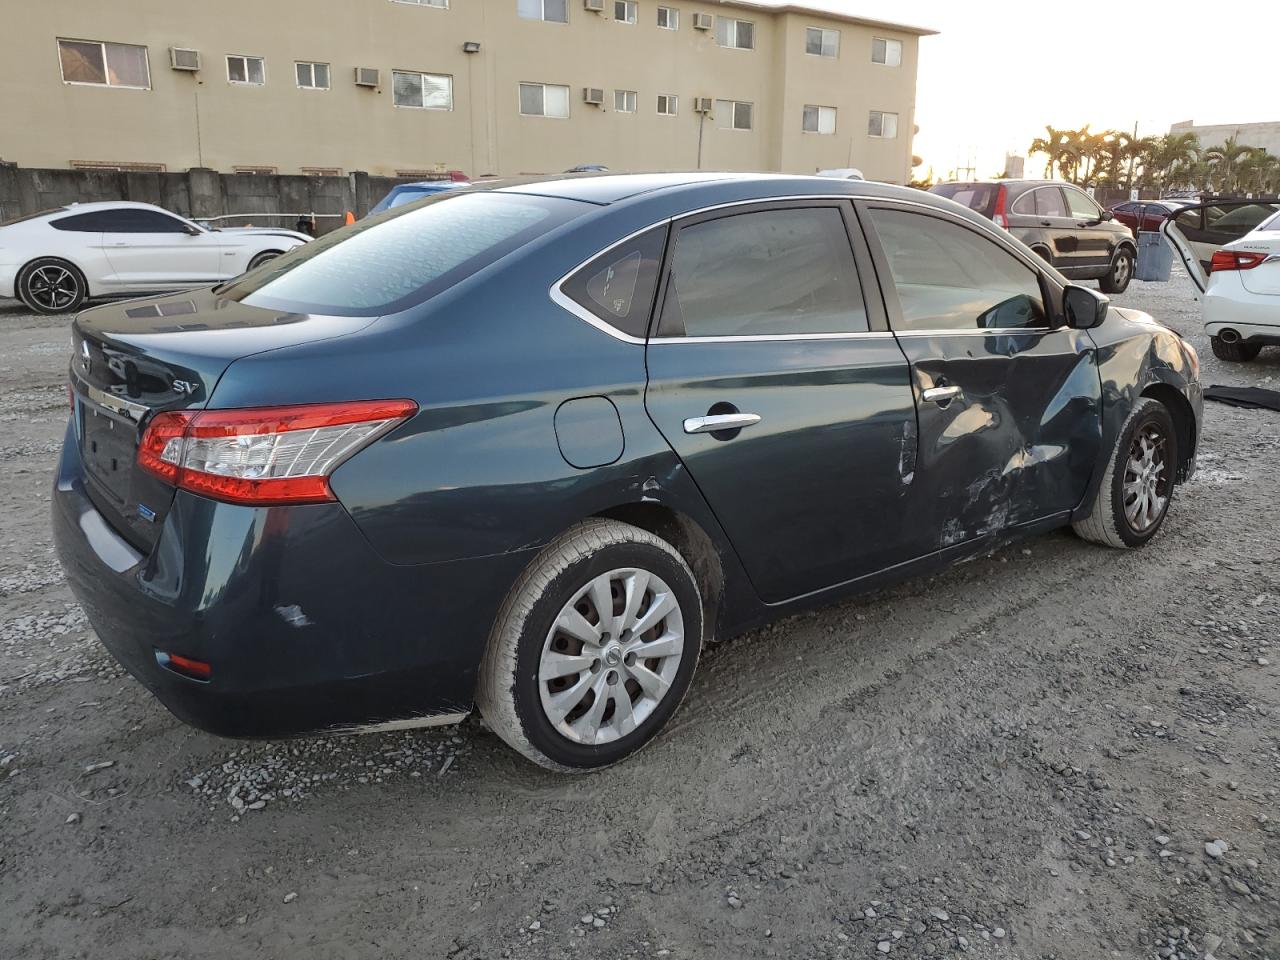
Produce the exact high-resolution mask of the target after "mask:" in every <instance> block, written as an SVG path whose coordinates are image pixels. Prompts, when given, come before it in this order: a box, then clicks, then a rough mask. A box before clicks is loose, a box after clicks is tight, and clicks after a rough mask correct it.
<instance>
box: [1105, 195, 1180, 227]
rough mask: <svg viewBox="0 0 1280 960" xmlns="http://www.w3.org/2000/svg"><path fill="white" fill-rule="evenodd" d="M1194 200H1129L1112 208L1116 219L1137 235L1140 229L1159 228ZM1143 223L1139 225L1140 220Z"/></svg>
mask: <svg viewBox="0 0 1280 960" xmlns="http://www.w3.org/2000/svg"><path fill="white" fill-rule="evenodd" d="M1192 202H1194V201H1191V200H1127V201H1125V202H1124V203H1117V204H1116V205H1115V206H1114V207H1112V208H1111V212H1112V213H1113V214H1115V217H1116V220H1118V221H1119V222H1120V223H1123V224H1124V225H1125V226H1126V227H1128V228H1129V229H1130V230H1132V231H1133V232H1134V234H1135V235H1137V233H1138V231H1139V230H1159V229H1160V224H1162V223H1164V221H1165V220H1166V219H1167V218H1168V217H1169V216H1170V215H1171V214H1175V213H1177V212H1178V211H1179V210H1181V209H1182V208H1183V207H1185V206H1187V205H1188V204H1190V203H1192ZM1139 219H1141V220H1142V225H1141V226H1139V225H1138V220H1139Z"/></svg>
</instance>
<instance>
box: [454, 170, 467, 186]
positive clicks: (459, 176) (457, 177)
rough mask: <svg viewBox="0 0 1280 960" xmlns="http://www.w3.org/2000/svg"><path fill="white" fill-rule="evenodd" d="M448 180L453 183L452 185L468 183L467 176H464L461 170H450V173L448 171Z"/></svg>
mask: <svg viewBox="0 0 1280 960" xmlns="http://www.w3.org/2000/svg"><path fill="white" fill-rule="evenodd" d="M449 179H450V180H451V181H452V182H454V183H469V182H470V181H469V180H468V179H467V175H466V174H465V173H463V172H462V171H461V170H450V171H449Z"/></svg>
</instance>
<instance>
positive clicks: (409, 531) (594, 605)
mask: <svg viewBox="0 0 1280 960" xmlns="http://www.w3.org/2000/svg"><path fill="white" fill-rule="evenodd" d="M70 374H71V384H70V399H71V406H72V411H71V416H70V419H69V422H68V425H67V434H66V440H65V444H64V447H63V453H62V459H61V463H60V465H59V468H58V474H57V478H56V481H55V489H54V497H53V523H54V528H55V535H56V541H57V545H58V549H59V553H60V556H61V558H62V562H63V565H64V567H65V569H66V572H67V575H68V578H69V579H70V581H71V584H72V586H73V588H74V590H75V592H76V594H77V596H78V597H79V599H80V600H81V602H82V603H83V605H84V608H85V610H86V611H87V613H88V615H89V618H90V620H91V621H92V623H93V625H94V627H95V628H96V630H97V632H98V635H99V636H100V637H101V639H102V641H103V643H105V644H106V645H107V647H108V648H110V650H111V651H112V653H113V654H114V655H115V656H116V657H117V658H118V659H119V660H120V661H121V663H123V664H124V665H125V666H126V667H127V668H128V669H129V670H130V671H131V672H132V673H133V674H134V676H136V677H137V678H138V679H139V680H140V681H141V682H142V683H144V684H145V685H146V686H147V687H148V688H149V689H151V690H152V691H153V692H154V693H155V695H156V696H157V697H158V698H159V699H160V700H161V701H163V702H164V703H165V704H166V705H167V706H168V707H169V708H170V709H171V710H172V711H173V712H174V713H175V714H177V715H178V716H179V717H181V718H182V719H184V720H186V721H188V722H190V723H193V724H195V725H197V726H200V727H203V728H205V729H208V730H212V731H215V732H218V733H222V734H226V735H234V736H271V737H275V736H281V735H289V734H300V733H309V732H317V731H327V730H351V729H399V728H406V727H416V726H427V725H431V724H438V723H449V722H454V721H457V720H459V719H461V718H462V717H464V716H465V715H466V714H468V713H469V712H470V711H471V710H473V709H475V708H477V707H478V708H479V710H480V711H481V712H482V713H483V715H484V718H485V721H486V722H487V724H488V725H489V726H490V727H491V728H492V729H493V730H494V731H496V732H497V734H498V735H499V736H501V737H502V738H503V739H504V740H506V741H507V742H508V743H509V744H511V745H512V746H513V747H515V748H516V749H517V750H519V751H520V752H521V753H523V754H524V755H525V756H527V757H529V758H530V759H532V760H534V761H536V762H538V763H541V764H543V765H545V766H548V767H553V768H556V769H561V770H585V769H590V768H594V767H601V766H604V765H606V764H609V763H612V762H615V761H617V760H619V759H621V758H623V757H625V756H626V755H627V754H629V753H631V752H632V751H634V750H637V749H638V748H640V747H641V746H643V745H644V744H645V743H646V742H648V741H649V740H650V739H651V738H652V737H653V736H654V735H655V734H656V733H657V732H658V731H659V730H660V729H662V727H663V725H664V724H666V723H667V721H668V720H670V719H671V716H672V714H674V713H675V711H676V709H677V707H678V706H679V704H680V701H681V699H682V698H683V697H684V695H685V693H686V691H687V690H688V688H689V684H690V681H691V680H692V678H693V674H694V669H695V667H696V666H697V662H698V655H699V652H700V651H701V649H702V646H703V644H704V642H705V641H706V640H707V639H708V638H710V637H711V636H726V635H729V634H732V633H735V632H740V631H742V630H744V629H748V628H750V627H753V626H756V625H759V624H761V623H764V622H766V621H768V620H770V619H773V618H776V617H780V616H786V615H789V614H792V613H795V612H796V611H799V610H803V609H806V608H808V607H811V606H813V605H816V604H821V603H825V602H828V601H830V600H832V599H835V598H837V597H844V596H848V595H850V594H851V593H856V592H859V591H865V590H869V589H872V588H875V587H879V586H882V585H884V584H886V583H888V582H890V581H893V580H898V579H900V578H903V577H907V576H912V575H916V574H920V573H925V572H928V571H933V570H937V569H938V568H940V567H943V566H945V565H947V564H950V563H954V562H956V561H958V560H963V559H965V558H969V557H973V556H975V555H978V554H982V553H984V552H988V551H990V550H992V549H993V548H994V547H996V546H998V545H1000V544H1002V543H1004V542H1006V541H1008V540H1011V539H1013V538H1017V537H1022V536H1027V535H1030V534H1035V533H1038V532H1042V531H1045V530H1049V529H1052V528H1054V527H1061V526H1066V525H1071V526H1073V527H1074V528H1075V530H1076V531H1077V532H1078V533H1079V534H1080V535H1081V536H1083V537H1084V538H1085V539H1088V540H1091V541H1095V542H1097V543H1101V544H1105V545H1108V546H1112V547H1139V546H1142V545H1143V544H1145V543H1147V542H1148V541H1149V540H1150V539H1151V538H1152V537H1154V536H1155V535H1156V534H1157V532H1158V531H1159V529H1160V527H1161V526H1162V524H1163V523H1164V521H1165V518H1166V516H1167V513H1168V510H1169V505H1170V502H1171V499H1172V497H1173V493H1174V487H1175V485H1176V484H1177V483H1179V482H1182V481H1184V480H1186V479H1187V478H1188V477H1189V476H1191V474H1192V472H1193V470H1194V468H1195V453H1196V446H1197V443H1198V440H1199V435H1200V415H1201V396H1200V384H1199V363H1198V360H1197V358H1196V355H1195V353H1194V351H1193V350H1192V349H1191V347H1190V346H1188V345H1187V344H1186V343H1185V342H1184V341H1183V340H1182V339H1181V338H1179V337H1178V336H1177V335H1176V334H1174V333H1172V332H1171V331H1169V330H1168V329H1166V328H1164V327H1162V326H1160V325H1159V324H1157V323H1155V322H1154V321H1152V319H1151V318H1150V317H1148V316H1146V315H1144V314H1141V313H1138V312H1136V311H1130V310H1123V309H1119V308H1115V307H1109V305H1108V302H1107V300H1106V298H1105V297H1102V296H1101V295H1099V294H1098V293H1095V292H1094V291H1092V290H1087V289H1085V288H1083V287H1078V286H1074V285H1072V284H1071V283H1070V282H1069V281H1067V280H1066V279H1064V278H1063V277H1062V276H1061V275H1060V274H1058V273H1057V272H1055V271H1054V269H1053V268H1052V267H1051V266H1049V265H1048V264H1046V263H1045V262H1044V261H1043V260H1041V259H1040V258H1039V257H1037V256H1036V255H1035V254H1034V253H1032V252H1031V251H1030V250H1029V249H1028V248H1027V247H1025V246H1023V245H1022V244H1020V243H1019V242H1018V241H1016V240H1014V239H1012V238H1011V237H1010V236H1009V235H1008V234H1007V233H1006V232H1004V231H1001V230H999V229H997V228H996V227H995V226H993V225H992V223H991V222H990V221H988V220H985V219H983V218H981V217H979V216H978V215H977V214H974V213H972V212H971V211H969V210H966V209H964V208H963V207H961V206H959V205H958V204H956V203H953V202H951V201H949V200H946V199H943V198H940V197H935V196H931V195H929V194H926V193H920V192H917V191H914V190H909V189H905V188H899V187H892V186H886V185H882V184H875V183H866V182H858V181H834V180H829V179H817V178H812V177H789V176H768V175H741V174H708V173H698V174H663V175H652V176H601V177H588V178H574V179H564V180H551V181H546V182H535V183H523V184H511V185H507V186H504V187H501V188H498V189H489V190H475V189H459V190H451V191H448V192H446V193H444V194H442V195H440V196H438V197H435V198H431V199H427V200H423V201H419V202H416V203H413V204H409V205H406V206H403V207H399V208H396V209H393V210H389V211H387V212H385V213H382V214H379V215H377V216H374V217H370V218H368V219H366V220H363V221H360V222H359V223H356V224H354V225H352V226H349V227H347V228H345V229H343V230H339V231H337V232H335V233H332V234H329V235H327V236H325V237H323V238H321V239H319V240H316V241H315V242H313V243H309V244H307V245H305V246H303V247H300V248H298V249H297V250H295V251H293V252H291V253H288V254H286V255H285V256H282V257H280V258H278V259H276V260H274V261H272V262H271V263H269V264H267V265H265V266H263V267H261V268H259V269H257V270H254V271H252V272H250V273H248V274H246V275H245V276H243V277H241V278H239V279H236V280H233V281H231V282H229V283H225V284H222V285H221V286H217V287H213V288H210V289H205V290H201V291H198V292H195V293H189V292H188V293H183V294H179V295H173V296H166V297H160V298H156V299H152V300H144V301H130V302H128V303H119V304H112V305H109V306H104V307H99V308H97V309H93V310H89V311H87V312H84V313H82V314H80V316H79V317H78V318H77V319H76V321H75V325H74V355H73V357H72V360H71V369H70Z"/></svg>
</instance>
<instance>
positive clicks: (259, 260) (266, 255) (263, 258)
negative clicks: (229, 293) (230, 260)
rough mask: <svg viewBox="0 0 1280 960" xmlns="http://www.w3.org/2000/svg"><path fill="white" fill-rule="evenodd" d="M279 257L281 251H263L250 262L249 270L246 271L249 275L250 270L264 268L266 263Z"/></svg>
mask: <svg viewBox="0 0 1280 960" xmlns="http://www.w3.org/2000/svg"><path fill="white" fill-rule="evenodd" d="M278 256H280V251H279V250H263V251H262V252H261V253H259V254H256V255H255V256H254V258H253V259H252V260H250V261H249V266H248V269H246V270H245V272H246V273H248V272H249V270H256V269H258V267H260V266H262V265H263V264H264V263H267V262H268V261H270V260H274V259H275V258H276V257H278Z"/></svg>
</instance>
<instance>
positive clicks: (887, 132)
mask: <svg viewBox="0 0 1280 960" xmlns="http://www.w3.org/2000/svg"><path fill="white" fill-rule="evenodd" d="M897 135H898V115H897V114H896V113H885V112H884V111H883V110H872V111H871V117H870V118H869V119H868V121H867V136H869V137H883V138H884V139H885V140H892V139H893V138H894V137H896V136H897Z"/></svg>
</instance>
